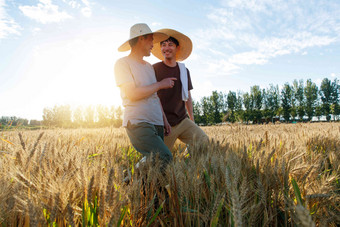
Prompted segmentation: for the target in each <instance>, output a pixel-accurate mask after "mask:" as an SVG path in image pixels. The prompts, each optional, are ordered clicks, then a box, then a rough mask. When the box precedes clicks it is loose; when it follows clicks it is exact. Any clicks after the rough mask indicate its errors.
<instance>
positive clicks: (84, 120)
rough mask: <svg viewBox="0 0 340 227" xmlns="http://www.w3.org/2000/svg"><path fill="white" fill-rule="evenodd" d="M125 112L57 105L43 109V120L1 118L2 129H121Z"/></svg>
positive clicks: (112, 109)
mask: <svg viewBox="0 0 340 227" xmlns="http://www.w3.org/2000/svg"><path fill="white" fill-rule="evenodd" d="M122 115H123V110H122V108H121V107H120V106H118V107H115V106H111V107H107V106H103V105H97V106H92V105H90V106H78V107H76V108H75V109H72V108H71V106H70V105H55V106H54V107H53V108H44V109H43V116H42V118H43V120H42V121H38V120H30V121H29V120H28V119H23V118H17V117H15V116H11V117H6V116H2V117H1V118H0V128H10V127H19V126H24V127H47V128H50V127H62V128H78V127H87V128H91V127H108V126H113V127H120V126H121V125H122Z"/></svg>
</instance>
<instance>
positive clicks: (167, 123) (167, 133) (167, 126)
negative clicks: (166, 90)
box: [159, 100, 171, 136]
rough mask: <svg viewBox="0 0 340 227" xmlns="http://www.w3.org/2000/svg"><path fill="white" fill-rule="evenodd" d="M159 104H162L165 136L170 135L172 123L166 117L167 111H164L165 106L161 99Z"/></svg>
mask: <svg viewBox="0 0 340 227" xmlns="http://www.w3.org/2000/svg"><path fill="white" fill-rule="evenodd" d="M159 105H161V109H162V114H163V123H164V135H165V136H168V135H170V133H171V125H170V124H169V122H168V119H167V118H166V115H165V113H164V110H163V106H162V103H161V100H159Z"/></svg>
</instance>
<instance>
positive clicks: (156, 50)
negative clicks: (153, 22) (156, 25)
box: [151, 28, 192, 61]
mask: <svg viewBox="0 0 340 227" xmlns="http://www.w3.org/2000/svg"><path fill="white" fill-rule="evenodd" d="M156 32H161V33H165V34H167V35H168V36H171V37H174V38H175V39H177V41H178V43H179V47H180V48H179V50H178V51H177V52H176V61H184V60H185V59H186V58H187V57H189V56H190V54H191V51H192V42H191V39H190V38H189V37H188V36H186V35H184V34H182V33H180V32H178V31H176V30H173V29H168V28H164V29H160V30H157V31H156ZM162 41H163V40H162ZM160 42H161V41H160ZM151 53H152V54H153V55H155V56H156V57H157V58H158V59H160V60H164V56H163V54H162V51H161V46H160V45H159V44H158V45H154V47H153V48H152V51H151Z"/></svg>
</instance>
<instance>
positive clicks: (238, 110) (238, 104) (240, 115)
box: [235, 91, 244, 122]
mask: <svg viewBox="0 0 340 227" xmlns="http://www.w3.org/2000/svg"><path fill="white" fill-rule="evenodd" d="M242 105H243V98H242V93H241V91H238V92H237V99H236V106H235V111H236V114H235V118H236V120H237V121H241V122H243V121H244V119H243V113H244V110H243V108H242Z"/></svg>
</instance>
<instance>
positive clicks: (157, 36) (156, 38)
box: [118, 32, 169, 52]
mask: <svg viewBox="0 0 340 227" xmlns="http://www.w3.org/2000/svg"><path fill="white" fill-rule="evenodd" d="M151 34H152V35H153V43H160V42H162V41H164V40H166V39H168V38H169V36H168V35H166V34H164V33H162V32H151V33H146V34H144V35H151ZM136 37H139V36H136ZM136 37H133V38H131V39H134V38H136ZM131 39H129V40H127V41H126V42H125V43H123V44H122V45H120V47H118V51H119V52H124V51H128V50H130V49H131V47H130V44H129V41H130V40H131Z"/></svg>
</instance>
